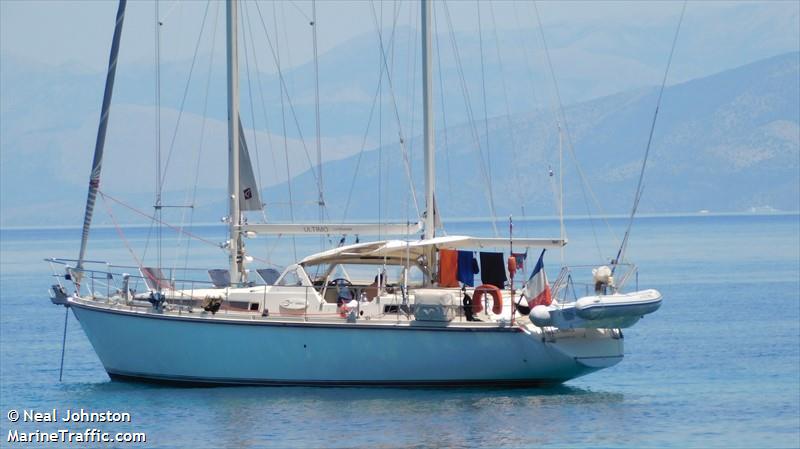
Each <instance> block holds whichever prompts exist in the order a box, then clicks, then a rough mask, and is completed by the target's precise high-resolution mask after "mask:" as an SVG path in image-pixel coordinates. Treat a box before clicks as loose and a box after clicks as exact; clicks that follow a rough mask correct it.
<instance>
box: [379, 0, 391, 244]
mask: <svg viewBox="0 0 800 449" xmlns="http://www.w3.org/2000/svg"><path fill="white" fill-rule="evenodd" d="M380 22H381V23H380V27H383V2H381V18H380ZM382 54H383V45H381V48H380V52H379V53H378V74H379V77H378V86H379V89H380V92H381V107H380V108H379V109H378V223H379V224H378V240H380V239H381V227H380V223H381V188H382V187H383V185H382V183H381V181H382V176H383V64H381V56H382ZM386 76H387V77H388V76H390V72H389V68H388V67H387V68H386Z"/></svg>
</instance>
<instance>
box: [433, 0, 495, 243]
mask: <svg viewBox="0 0 800 449" xmlns="http://www.w3.org/2000/svg"><path fill="white" fill-rule="evenodd" d="M443 3H444V13H445V18H446V19H447V27H448V31H449V35H450V46H451V47H452V49H453V55H454V57H455V60H456V68H457V69H458V74H459V80H460V82H461V94H462V96H463V98H464V105H465V107H466V110H467V118H468V121H469V123H470V130H471V131H472V138H473V140H474V142H475V148H476V149H477V151H478V159H479V160H480V161H481V163H480V164H478V167H479V168H480V171H481V175H482V177H483V182H484V184H485V185H486V191H485V193H486V200H487V202H488V203H489V209H490V211H491V214H492V228H493V229H494V234H495V235H496V236H499V235H500V232H499V230H498V228H497V213H496V211H495V206H494V194H493V193H492V183H491V179H490V178H489V174H488V173H487V172H486V167H485V166H484V164H483V150H482V149H481V141H480V135H479V134H478V128H477V126H476V125H475V114H474V112H473V110H472V102H471V101H470V97H469V89H468V88H467V81H466V76H465V75H464V66H463V64H462V62H461V55H460V53H459V51H458V42H457V41H456V36H455V31H454V29H453V21H452V18H451V16H450V8H449V7H448V6H447V0H444V2H443Z"/></svg>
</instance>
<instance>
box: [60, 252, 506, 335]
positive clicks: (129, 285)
mask: <svg viewBox="0 0 800 449" xmlns="http://www.w3.org/2000/svg"><path fill="white" fill-rule="evenodd" d="M45 261H46V262H48V263H49V264H50V266H51V269H52V272H53V274H52V276H53V277H54V278H55V279H56V283H57V284H58V286H59V287H60V288H62V289H64V291H69V292H70V293H72V294H75V295H76V296H79V297H82V298H91V299H92V300H95V301H99V302H102V303H105V304H108V305H109V306H113V307H120V308H126V309H128V310H133V309H135V308H141V307H147V306H148V303H149V305H151V306H152V307H153V308H154V309H155V310H170V311H177V312H178V313H184V312H185V313H192V312H195V311H202V310H206V311H211V309H210V308H208V307H209V306H211V305H212V303H213V302H214V301H217V302H218V307H217V308H216V309H214V310H213V313H212V314H211V315H210V316H208V317H209V318H213V317H215V316H218V315H221V316H228V315H229V314H231V313H239V316H242V314H247V315H249V316H250V317H251V319H264V318H268V317H280V318H290V319H291V318H298V319H300V318H302V319H303V320H304V321H308V320H313V319H320V318H323V319H324V318H338V319H341V318H344V319H348V318H355V319H357V320H361V319H364V320H370V319H382V320H385V319H387V318H389V319H391V318H390V317H392V316H394V318H395V321H396V322H400V321H401V320H402V321H404V320H413V319H415V317H414V314H415V307H416V301H415V297H414V291H413V288H412V289H408V288H405V287H403V286H402V285H384V286H380V287H376V286H374V285H368V286H364V285H347V286H337V285H327V286H322V285H317V286H302V285H299V286H298V285H272V286H267V285H264V284H258V285H246V286H249V287H253V288H255V289H258V290H261V291H257V292H256V293H254V294H251V295H249V296H248V295H247V294H244V295H242V296H241V297H239V298H237V297H233V298H231V297H230V295H229V288H226V287H214V285H213V283H212V282H210V281H208V280H201V279H192V278H188V277H187V278H176V277H175V276H172V274H173V273H175V272H177V271H181V270H174V271H173V270H165V271H167V272H168V273H170V275H169V276H167V275H164V276H159V277H155V278H154V277H150V278H149V279H148V278H146V277H145V276H143V275H142V274H141V273H139V272H138V271H139V267H136V266H130V265H113V264H110V263H106V262H102V261H84V268H82V269H81V270H77V268H75V267H74V266H73V264H77V260H75V259H58V258H49V259H45ZM128 271H131V272H132V273H128ZM185 271H186V272H191V273H197V274H199V273H203V274H205V273H206V270H204V269H196V268H190V269H186V270H185ZM77 277H80V278H81V279H80V282H76V281H77V280H78V279H77ZM148 280H150V281H151V282H152V281H155V285H157V286H160V285H166V284H170V285H172V287H171V288H165V289H156V288H150V287H148V285H147V281H148ZM67 281H70V283H71V286H68V285H66V282H67ZM139 282H140V283H141V285H142V286H144V289H143V290H142V291H137V289H136V288H133V286H135V285H139ZM151 285H152V283H151ZM242 286H244V285H242ZM233 287H239V286H233ZM409 290H410V291H409ZM326 292H333V293H327V294H326V295H325V297H323V294H325V293H326ZM450 293H451V294H452V295H453V299H454V301H453V303H452V304H451V305H446V306H443V309H444V313H445V314H446V315H447V316H448V317H452V319H453V320H455V321H466V314H465V311H464V307H463V306H462V305H461V295H462V292H461V291H460V290H459V289H452V291H450ZM506 294H508V291H506ZM270 296H271V298H269V297H270ZM268 299H272V301H268ZM287 300H289V301H288V302H287ZM353 300H355V301H356V302H355V304H354V306H353V307H347V305H348V303H351V301H353ZM292 301H295V302H294V304H295V305H296V306H297V308H298V309H299V308H300V304H301V303H300V301H302V311H300V310H297V311H295V310H292V308H291V304H292ZM276 302H277V303H278V304H276ZM281 302H284V303H286V304H285V306H287V307H282V305H284V304H280V303H281ZM255 303H257V304H258V308H257V310H254V309H251V308H250V307H251V306H252V305H254V304H255ZM337 303H338V304H337ZM365 309H366V310H368V312H369V313H367V314H364V315H362V311H364V310H365ZM486 310H490V307H489V305H488V304H487V305H486Z"/></svg>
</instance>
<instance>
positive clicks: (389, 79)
mask: <svg viewBox="0 0 800 449" xmlns="http://www.w3.org/2000/svg"><path fill="white" fill-rule="evenodd" d="M370 6H371V9H372V19H373V22H374V24H375V29H376V31H377V33H378V41H379V44H380V47H381V56H382V60H383V65H384V67H386V68H387V73H386V81H387V83H388V84H389V96H390V98H391V99H392V105H393V106H394V107H393V111H394V116H395V120H396V121H397V129H398V137H399V139H400V150H401V152H402V154H403V165H404V167H405V170H406V178H407V179H408V182H409V185H410V189H411V193H412V195H413V197H414V208H415V209H416V210H417V214H418V215H420V210H419V204H418V202H417V193H416V189H415V188H414V184H413V178H412V177H411V161H410V160H409V156H408V151H407V148H406V145H405V138H404V137H403V126H402V122H401V121H400V111H399V110H398V108H397V98H396V97H395V94H394V85H393V83H392V76H391V74H390V73H388V63H387V61H386V51H385V48H384V45H383V33H382V32H381V29H380V26H379V25H378V15H377V13H376V12H375V2H374V0H370Z"/></svg>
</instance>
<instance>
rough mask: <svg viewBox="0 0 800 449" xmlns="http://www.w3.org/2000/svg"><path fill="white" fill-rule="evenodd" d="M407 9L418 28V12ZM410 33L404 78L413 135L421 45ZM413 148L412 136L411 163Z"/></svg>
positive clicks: (411, 134)
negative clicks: (408, 94) (418, 54)
mask: <svg viewBox="0 0 800 449" xmlns="http://www.w3.org/2000/svg"><path fill="white" fill-rule="evenodd" d="M409 10H410V11H409V14H410V15H411V16H413V20H414V29H419V20H420V15H419V14H414V12H415V11H414V6H413V4H412V6H411V7H410V8H409ZM412 34H413V36H414V38H413V41H412V43H411V44H410V45H411V46H412V48H413V50H412V51H409V55H410V57H411V62H410V63H409V64H407V65H406V67H408V68H409V69H408V70H409V73H408V75H407V76H406V80H407V84H406V92H408V90H409V89H408V83H410V84H411V96H410V97H409V100H408V109H409V110H410V112H409V114H408V115H410V116H411V130H410V132H409V134H408V135H409V136H414V135H415V133H414V129H415V127H416V123H417V122H416V112H417V108H415V107H414V105H415V99H416V98H417V82H416V79H417V78H416V76H417V61H418V59H419V58H417V49H418V48H420V47H421V45H417V44H418V42H419V39H420V38H421V36H420V33H412ZM393 48H394V47H393ZM415 148H416V147H415V146H414V139H413V137H412V138H411V139H410V142H408V155H409V156H408V158H409V160H410V161H412V163H413V161H414V149H415ZM411 183H412V184H413V183H414V171H413V170H412V171H411Z"/></svg>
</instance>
